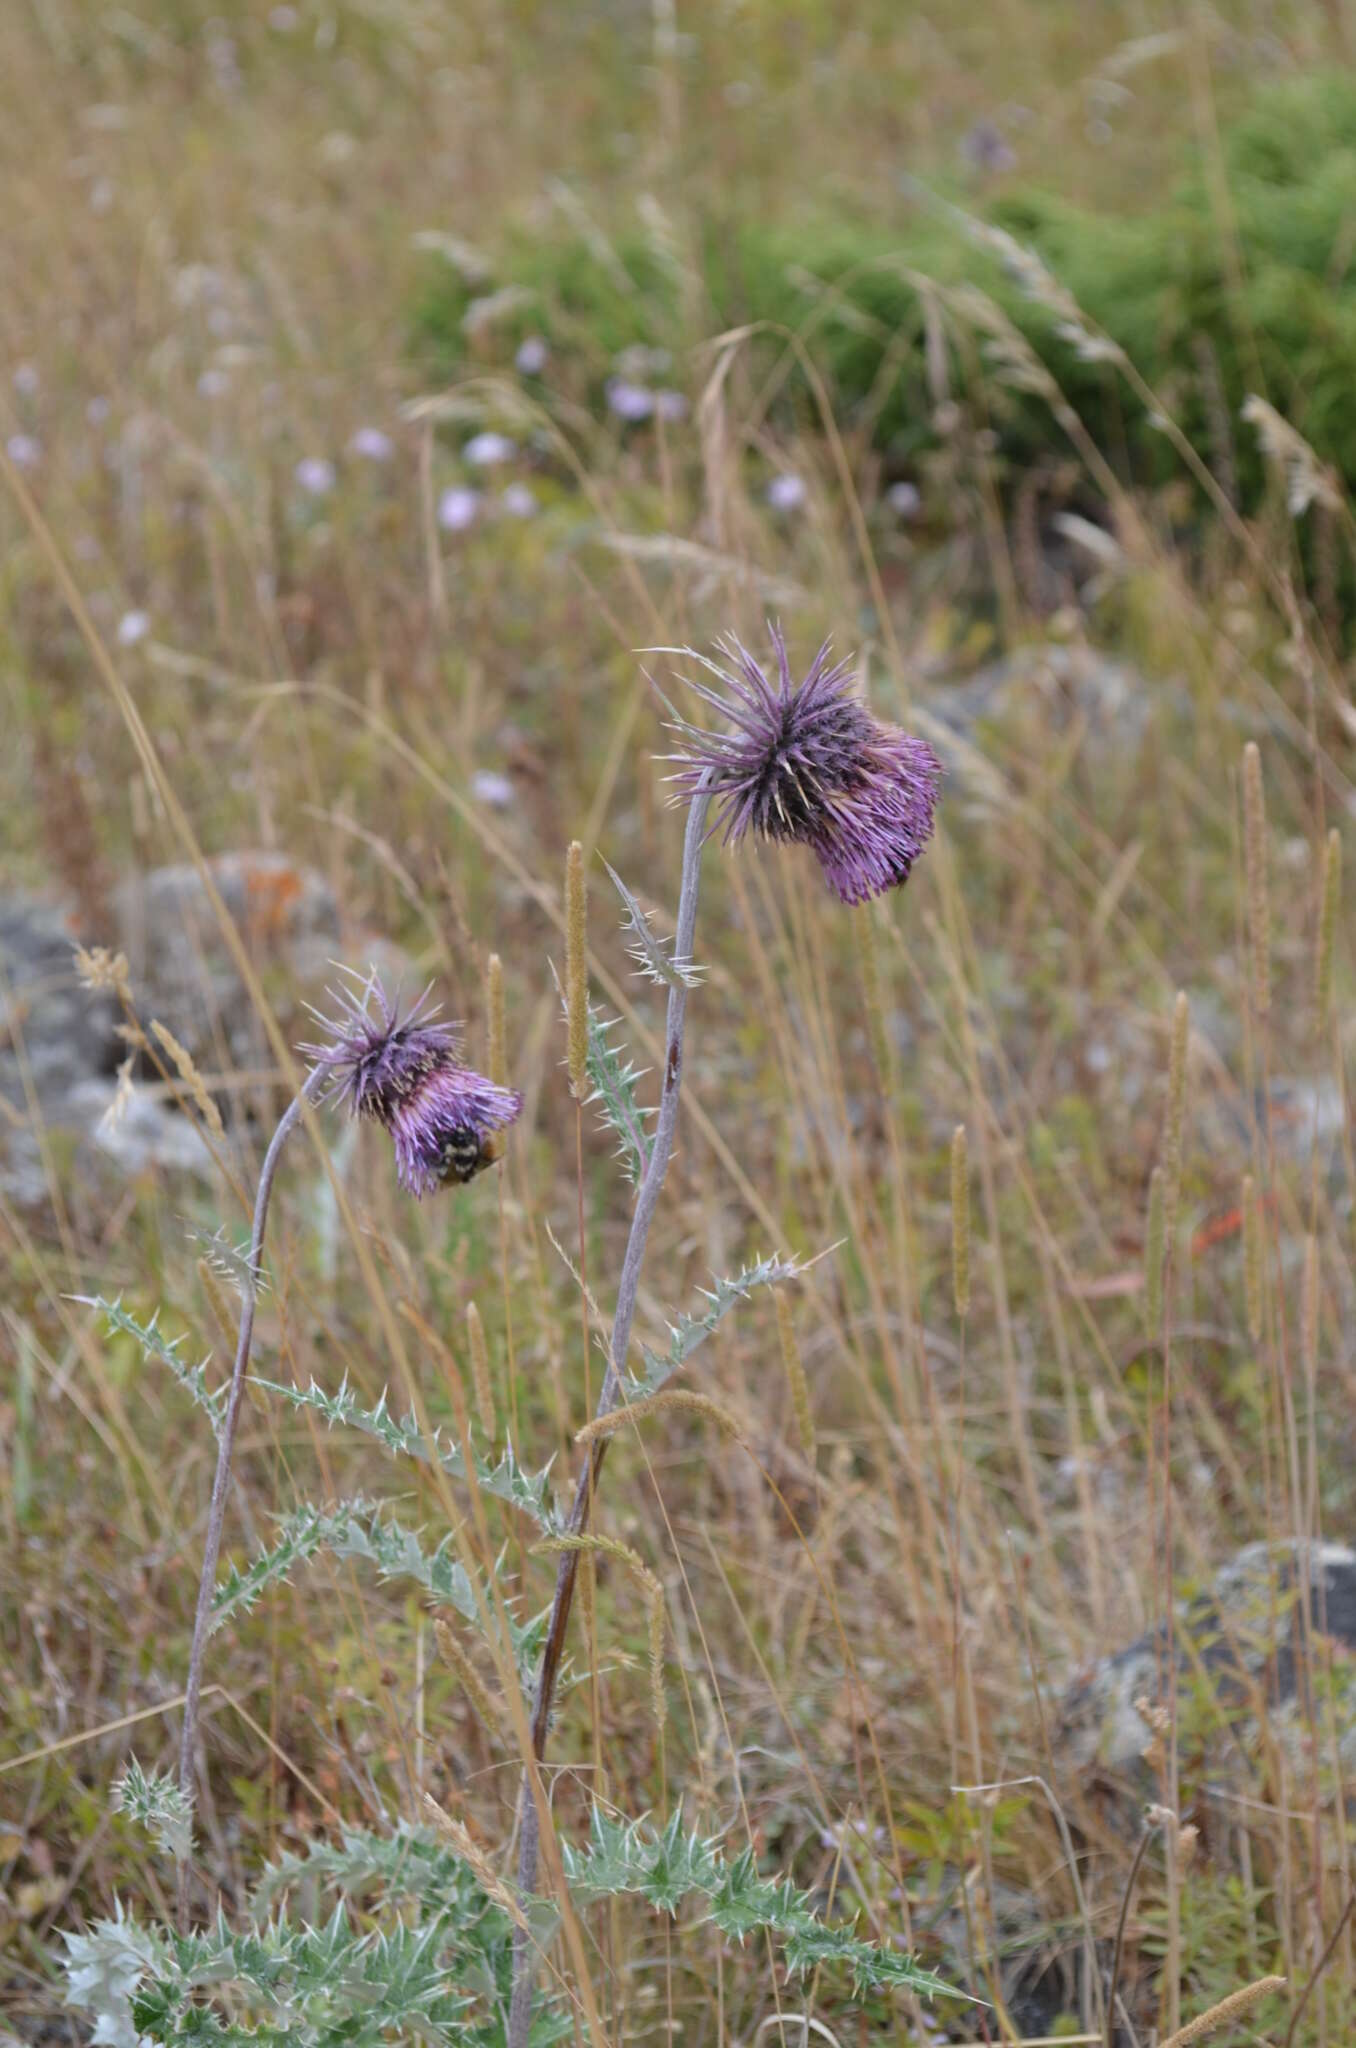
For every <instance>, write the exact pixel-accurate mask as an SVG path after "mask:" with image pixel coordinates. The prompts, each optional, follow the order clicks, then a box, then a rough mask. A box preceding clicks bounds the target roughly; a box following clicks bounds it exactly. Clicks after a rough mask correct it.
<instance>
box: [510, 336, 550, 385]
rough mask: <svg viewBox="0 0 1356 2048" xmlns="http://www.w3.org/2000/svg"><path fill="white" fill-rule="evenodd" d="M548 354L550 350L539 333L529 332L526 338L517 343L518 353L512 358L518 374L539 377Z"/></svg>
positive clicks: (544, 366)
mask: <svg viewBox="0 0 1356 2048" xmlns="http://www.w3.org/2000/svg"><path fill="white" fill-rule="evenodd" d="M550 354H551V351H550V349H549V348H548V347H547V345H546V343H545V341H544V340H543V338H542V336H541V335H540V334H529V335H528V337H527V339H526V340H525V341H523V342H521V343H520V344H519V347H518V353H517V355H516V356H515V357H514V358H513V361H514V366H515V368H516V369H517V371H518V374H519V376H521V377H540V375H541V373H542V371H543V370H544V369H545V368H546V364H547V359H548V358H549V356H550Z"/></svg>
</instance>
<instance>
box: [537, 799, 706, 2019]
mask: <svg viewBox="0 0 1356 2048" xmlns="http://www.w3.org/2000/svg"><path fill="white" fill-rule="evenodd" d="M710 801H711V792H710V789H709V787H708V785H707V783H705V782H703V783H702V784H701V785H700V786H699V788H698V789H697V792H696V794H695V795H694V797H693V799H692V803H691V805H690V807H689V810H688V814H687V831H686V833H685V835H684V838H683V873H682V882H681V885H680V888H679V892H678V924H677V929H676V931H675V933H674V940H673V960H674V963H675V965H677V966H680V967H682V966H689V965H690V964H691V961H692V940H693V935H694V933H695V931H696V928H697V887H698V882H699V880H700V876H701V865H702V842H703V840H704V838H705V836H706V813H707V808H708V806H709V804H710ZM687 997H688V990H687V984H686V981H685V980H684V979H683V977H682V976H681V975H680V976H679V978H678V980H677V981H676V982H674V983H673V984H672V986H671V987H670V989H669V1007H668V1017H667V1020H666V1023H665V1029H664V1081H663V1086H662V1088H661V1090H660V1095H659V1115H658V1117H657V1118H656V1119H655V1130H654V1144H653V1146H652V1147H651V1150H650V1157H649V1161H648V1163H647V1165H646V1167H645V1171H644V1173H643V1174H642V1176H641V1182H640V1191H639V1193H638V1194H637V1196H636V1206H635V1212H634V1214H633V1215H632V1218H631V1234H630V1236H629V1237H628V1238H627V1240H626V1255H625V1257H624V1258H623V1260H622V1269H621V1278H620V1279H619V1281H618V1283H617V1307H616V1312H615V1314H614V1317H613V1322H612V1341H611V1345H610V1349H609V1355H608V1363H607V1372H606V1374H605V1376H604V1379H603V1386H602V1392H601V1393H600V1394H599V1396H598V1406H597V1409H596V1411H595V1412H596V1414H598V1415H606V1414H607V1412H608V1410H609V1409H610V1408H611V1407H612V1406H613V1404H614V1403H615V1401H616V1398H617V1390H618V1388H619V1386H620V1385H621V1376H622V1371H623V1368H624V1366H625V1363H626V1354H627V1351H628V1349H629V1347H630V1343H631V1324H632V1322H633V1320H634V1318H635V1313H636V1293H637V1290H638V1289H639V1286H640V1275H641V1269H642V1267H643V1266H644V1263H645V1248H646V1245H647V1244H648V1242H649V1236H650V1225H651V1223H652V1222H653V1221H654V1212H655V1210H656V1208H657V1207H658V1205H659V1194H660V1190H661V1188H662V1187H663V1185H664V1176H665V1175H666V1173H667V1172H668V1167H669V1160H670V1158H671V1156H672V1153H673V1136H674V1131H675V1128H676V1126H677V1122H678V1095H679V1091H680V1089H681V1087H682V1081H683V1030H684V1025H685V1022H686V1018H687ZM609 1441H610V1440H609V1438H607V1437H599V1439H598V1441H597V1442H596V1443H595V1444H594V1446H593V1449H592V1451H591V1452H590V1454H589V1457H588V1459H587V1461H586V1462H585V1465H584V1470H583V1471H582V1473H581V1474H580V1476H579V1484H578V1486H577V1487H576V1488H575V1495H574V1504H573V1506H572V1507H571V1509H570V1518H569V1521H568V1522H567V1523H566V1525H565V1527H566V1533H567V1534H568V1535H571V1536H580V1535H582V1534H583V1533H584V1531H585V1530H586V1529H587V1527H588V1521H589V1514H590V1511H591V1509H592V1505H593V1494H594V1489H595V1487H596V1486H597V1484H598V1475H599V1473H600V1472H601V1471H602V1468H603V1459H604V1458H605V1457H606V1456H607V1447H608V1443H609ZM579 1558H580V1553H579V1551H577V1550H567V1551H566V1552H565V1553H564V1554H563V1556H562V1557H561V1560H560V1566H559V1569H558V1571H557V1572H556V1591H555V1598H554V1600H553V1601H552V1603H551V1619H550V1621H549V1623H548V1625H547V1630H546V1642H545V1645H544V1647H543V1649H542V1657H541V1670H540V1672H539V1674H538V1677H537V1696H536V1700H535V1702H534V1704H533V1708H532V1754H533V1758H534V1759H535V1762H534V1763H533V1764H529V1765H527V1766H526V1767H525V1768H524V1771H523V1784H522V1792H521V1795H520V1797H519V1801H518V1826H519V1838H518V1889H519V1892H520V1894H522V1895H523V1896H526V1895H527V1894H529V1893H530V1892H532V1891H534V1890H535V1889H536V1883H537V1862H538V1856H539V1852H540V1847H541V1823H540V1817H539V1814H538V1810H537V1788H536V1787H535V1786H534V1783H533V1780H534V1778H535V1776H536V1769H535V1765H536V1764H537V1763H540V1762H541V1760H542V1757H543V1756H544V1754H545V1751H546V1733H547V1729H548V1727H549V1726H550V1721H551V1704H552V1701H553V1700H554V1698H555V1690H556V1680H557V1678H558V1676H559V1674H560V1660H561V1658H562V1656H563V1655H564V1650H565V1633H566V1630H567V1628H568V1626H569V1620H570V1605H571V1602H572V1601H573V1599H574V1588H575V1581H576V1579H577V1578H578V1576H579ZM535 1978H536V1964H535V1944H534V1943H533V1940H532V1937H531V1935H530V1934H529V1933H528V1932H527V1930H526V1929H525V1928H521V1927H519V1928H516V1929H515V1930H514V1936H513V1997H512V2002H511V2005H510V2009H509V2033H508V2048H527V2037H528V2034H529V2032H530V2030H531V2026H532V1995H533V1988H534V1983H535Z"/></svg>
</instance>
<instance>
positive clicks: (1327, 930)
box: [1314, 825, 1342, 1031]
mask: <svg viewBox="0 0 1356 2048" xmlns="http://www.w3.org/2000/svg"><path fill="white" fill-rule="evenodd" d="M1341 899H1342V838H1341V834H1340V833H1339V832H1338V830H1337V827H1336V826H1335V825H1334V826H1333V828H1332V830H1331V832H1329V834H1328V843H1327V845H1326V846H1325V847H1324V849H1323V906H1322V909H1321V910H1320V912H1319V918H1318V946H1317V949H1316V958H1315V961H1314V1008H1315V1010H1316V1011H1317V1013H1318V1028H1319V1030H1320V1031H1321V1030H1322V1029H1323V1027H1324V1025H1325V1024H1326V1023H1327V1021H1328V1017H1329V1013H1330V1011H1331V1008H1332V963H1333V951H1334V948H1335V945H1336V939H1337V913H1338V909H1339V907H1340V904H1341Z"/></svg>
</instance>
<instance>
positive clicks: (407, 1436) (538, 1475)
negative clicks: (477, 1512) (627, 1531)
mask: <svg viewBox="0 0 1356 2048" xmlns="http://www.w3.org/2000/svg"><path fill="white" fill-rule="evenodd" d="M252 1377H253V1376H252ZM253 1384H254V1385H255V1386H256V1387H263V1388H265V1389H266V1390H267V1391H268V1392H269V1393H270V1394H280V1395H281V1396H282V1398H283V1400H284V1401H290V1402H291V1403H292V1405H293V1407H294V1408H311V1409H314V1410H315V1412H316V1413H317V1414H318V1415H322V1416H323V1417H324V1419H325V1421H326V1422H327V1423H328V1424H329V1426H330V1428H331V1429H333V1428H335V1427H336V1425H337V1426H338V1427H339V1428H341V1429H357V1430H361V1431H362V1433H363V1434H364V1435H365V1436H371V1437H375V1438H376V1439H377V1441H378V1443H382V1444H385V1446H386V1448H387V1450H388V1451H393V1452H395V1453H396V1454H397V1455H398V1456H402V1457H407V1458H418V1459H421V1460H423V1461H424V1462H425V1463H427V1462H428V1460H429V1458H430V1456H433V1457H436V1459H437V1460H438V1463H439V1464H440V1465H441V1466H442V1468H443V1470H444V1471H445V1472H448V1473H451V1475H452V1476H453V1477H454V1478H456V1479H465V1478H466V1477H467V1472H466V1461H465V1459H464V1458H463V1456H462V1452H461V1446H460V1445H459V1444H454V1443H452V1442H451V1441H450V1440H448V1439H446V1438H444V1437H443V1435H442V1433H441V1431H439V1430H436V1429H435V1430H433V1431H431V1432H430V1433H429V1434H427V1435H426V1434H425V1432H424V1431H423V1430H421V1429H420V1427H419V1424H418V1422H417V1421H416V1420H415V1418H414V1416H413V1414H410V1415H396V1414H394V1413H393V1412H392V1410H391V1409H389V1408H388V1407H387V1405H386V1395H385V1394H384V1393H383V1394H382V1396H381V1399H380V1400H379V1401H378V1402H377V1405H376V1407H375V1408H364V1407H363V1406H362V1404H361V1402H360V1401H359V1400H358V1398H357V1396H356V1394H354V1393H353V1391H352V1390H351V1388H350V1387H349V1384H348V1381H347V1380H345V1381H344V1384H343V1385H342V1386H341V1387H340V1389H339V1391H338V1393H337V1394H327V1393H326V1391H325V1389H324V1388H323V1387H320V1386H317V1385H316V1382H315V1381H314V1380H312V1381H311V1384H310V1386H309V1387H296V1386H292V1387H288V1386H283V1385H282V1384H281V1383H280V1382H279V1381H277V1380H266V1379H260V1378H257V1377H255V1378H253ZM471 1455H472V1462H473V1464H474V1468H475V1482H476V1485H477V1486H478V1487H479V1488H480V1490H481V1492H482V1493H490V1494H493V1495H494V1496H495V1498H496V1499H498V1500H503V1501H507V1502H508V1504H509V1506H510V1507H515V1508H518V1509H520V1510H521V1512H522V1513H523V1514H525V1515H529V1516H530V1517H531V1518H532V1520H533V1521H534V1522H535V1523H536V1524H537V1526H538V1527H539V1528H541V1529H545V1530H546V1531H548V1533H549V1532H550V1531H553V1530H555V1529H557V1528H558V1527H559V1526H560V1517H559V1515H558V1514H557V1512H556V1510H555V1508H554V1506H553V1505H552V1504H551V1502H550V1501H549V1500H548V1498H547V1492H546V1485H547V1470H542V1471H540V1472H525V1471H524V1470H523V1468H522V1466H521V1465H519V1463H518V1461H517V1459H516V1458H515V1457H514V1455H513V1447H512V1445H506V1446H505V1448H504V1452H503V1455H502V1456H501V1457H500V1458H499V1459H498V1460H497V1461H496V1462H495V1463H494V1464H491V1463H490V1461H489V1459H487V1458H480V1457H477V1456H476V1454H475V1452H474V1451H472V1454H471ZM547 1469H549V1468H547Z"/></svg>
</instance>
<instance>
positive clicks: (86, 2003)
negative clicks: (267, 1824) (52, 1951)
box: [61, 1827, 573, 2048]
mask: <svg viewBox="0 0 1356 2048" xmlns="http://www.w3.org/2000/svg"><path fill="white" fill-rule="evenodd" d="M294 1887H295V1888H300V1889H302V1891H303V1894H304V1898H305V1902H306V1905H307V1907H308V1908H309V1913H308V1917H307V1918H306V1919H305V1920H302V1919H301V1918H300V1914H298V1916H297V1918H291V1917H289V1915H288V1913H287V1912H285V1911H282V1910H280V1909H279V1900H280V1898H281V1897H282V1895H283V1894H284V1893H285V1892H287V1891H290V1890H292V1889H293V1888H294ZM322 1900H323V1902H324V1903H323V1904H322V1903H321V1901H322ZM543 1903H544V1902H543ZM545 1910H546V1912H547V1913H549V1908H546V1909H545ZM533 1920H534V1927H533V1931H534V1937H539V1938H540V1940H541V1941H542V1942H543V1943H544V1942H546V1941H547V1940H549V1939H550V1934H551V1926H550V1924H549V1922H548V1920H547V1918H546V1917H545V1916H544V1915H543V1914H536V1913H534V1916H533ZM512 1933H513V1930H512V1926H511V1923H510V1920H509V1917H508V1915H507V1914H506V1913H505V1912H503V1911H502V1910H501V1908H500V1907H499V1906H497V1905H495V1904H494V1903H493V1902H492V1901H491V1900H490V1899H489V1898H487V1896H486V1894H485V1891H484V1888H483V1886H482V1885H481V1883H480V1882H479V1880H478V1879H477V1877H476V1876H475V1874H474V1872H473V1871H472V1870H471V1869H470V1868H469V1867H468V1866H467V1864H466V1863H464V1862H463V1861H462V1860H461V1859H460V1858H459V1857H458V1856H457V1855H456V1854H455V1853H454V1852H453V1851H452V1850H451V1849H449V1848H448V1847H447V1845H446V1844H445V1843H443V1842H442V1841H440V1840H439V1839H438V1837H436V1836H435V1835H433V1834H432V1833H430V1832H428V1831H427V1830H425V1829H422V1828H410V1827H397V1828H396V1829H395V1830H394V1831H393V1832H392V1833H391V1834H389V1835H379V1834H376V1833H372V1832H368V1831H366V1830H362V1829H354V1830H350V1831H346V1832H345V1833H344V1835H343V1837H342V1840H341V1842H340V1843H339V1844H338V1845H337V1846H336V1845H334V1844H331V1843H324V1842H317V1843H313V1844H311V1846H310V1847H309V1849H308V1850H307V1852H306V1853H305V1854H304V1855H299V1856H286V1857H284V1858H283V1859H282V1860H281V1861H280V1862H279V1863H277V1864H275V1865H273V1866H272V1868H271V1869H270V1870H268V1871H266V1872H265V1873H264V1876H263V1879H262V1880H261V1882H260V1883H259V1885H258V1886H257V1887H256V1888H255V1891H254V1894H253V1897H252V1898H251V1900H250V1902H249V1906H248V1910H247V1914H246V1918H245V1921H244V1924H243V1925H241V1926H240V1927H232V1926H231V1924H230V1923H229V1922H228V1921H227V1920H226V1918H225V1916H224V1914H222V1913H221V1912H220V1911H218V1914H217V1917H216V1920H215V1922H214V1923H212V1924H211V1925H209V1926H207V1927H205V1928H202V1929H200V1930H198V1931H195V1932H193V1933H191V1934H187V1935H183V1936H180V1935H178V1934H175V1933H173V1932H171V1931H170V1930H168V1929H160V1928H154V1927H153V1928H143V1927H140V1926H138V1925H137V1924H136V1923H135V1922H133V1921H131V1920H128V1919H125V1918H124V1917H123V1915H122V1912H121V1909H120V1908H119V1910H118V1917H117V1918H116V1920H107V1921H102V1922H100V1923H99V1924H98V1925H97V1926H96V1927H95V1928H94V1929H93V1930H92V1932H90V1933H88V1934H81V1935H67V1936H66V1937H65V1941H66V1951H67V1952H66V1954H65V1955H64V1956H63V1957H62V1958H61V1961H62V1964H63V1967H64V1969H65V1973H66V1979H67V1998H68V2002H69V2003H70V2004H71V2005H72V2006H76V2007H79V2008H81V2009H82V2010H83V2011H85V2012H86V2013H88V2014H89V2015H90V2016H91V2017H92V2019H93V2020H94V2023H95V2024H94V2029H93V2038H94V2039H95V2040H96V2041H100V2042H105V2043H108V2044H111V2048H203V2044H209V2043H210V2044H214V2048H338V2044H340V2043H343V2048H389V2044H390V2043H391V2042H392V2041H409V2042H412V2043H418V2044H420V2048H453V2044H456V2048H503V2040H504V2015H505V2013H506V2011H507V2008H508V1999H509V1990H510V1985H511V1980H512V1967H513V1965H512ZM572 2031H573V2026H572V2021H571V2017H570V2013H569V2010H568V2007H567V2006H566V2004H565V2002H564V2001H563V2000H560V1999H555V1998H547V1999H543V2000H542V2001H541V2003H540V2005H539V2007H538V2011H537V2014H536V2016H535V2018H534V2021H533V2026H532V2034H531V2048H554V2044H555V2043H557V2042H559V2041H562V2040H565V2039H567V2038H568V2037H569V2036H570V2035H571V2033H572Z"/></svg>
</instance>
